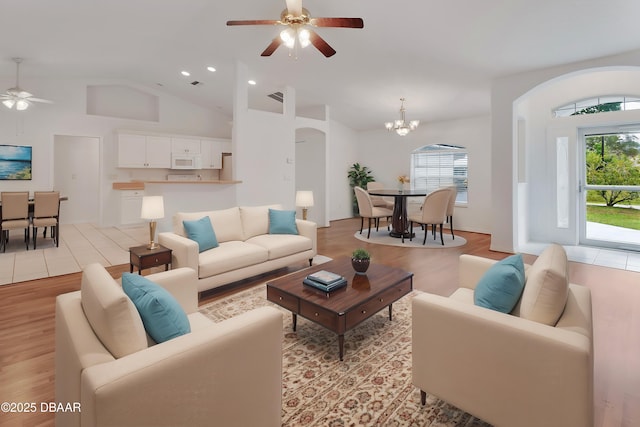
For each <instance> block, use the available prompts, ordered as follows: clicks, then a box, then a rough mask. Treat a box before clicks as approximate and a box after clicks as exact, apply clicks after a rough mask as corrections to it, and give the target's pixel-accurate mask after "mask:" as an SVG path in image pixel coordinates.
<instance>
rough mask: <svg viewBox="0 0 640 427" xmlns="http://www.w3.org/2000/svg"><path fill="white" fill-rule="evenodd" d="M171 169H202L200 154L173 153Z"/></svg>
mask: <svg viewBox="0 0 640 427" xmlns="http://www.w3.org/2000/svg"><path fill="white" fill-rule="evenodd" d="M171 169H202V157H201V156H200V154H172V155H171Z"/></svg>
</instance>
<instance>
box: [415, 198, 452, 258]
mask: <svg viewBox="0 0 640 427" xmlns="http://www.w3.org/2000/svg"><path fill="white" fill-rule="evenodd" d="M450 197H451V191H450V190H449V188H439V189H437V190H435V191H432V192H431V193H429V194H427V196H426V197H425V198H424V202H423V203H422V209H421V210H420V212H418V213H417V214H414V215H410V216H409V224H410V225H409V235H410V237H409V240H413V223H414V222H416V223H418V224H422V225H424V240H423V241H422V244H423V245H424V244H426V243H427V234H428V233H429V225H431V227H432V232H433V234H434V239H435V231H436V225H439V226H440V242H441V243H442V246H444V237H443V235H442V228H443V224H444V222H445V218H446V215H447V206H448V204H449V198H450Z"/></svg>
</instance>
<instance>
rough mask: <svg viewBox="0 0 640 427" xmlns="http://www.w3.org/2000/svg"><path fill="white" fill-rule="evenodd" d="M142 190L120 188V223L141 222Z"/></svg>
mask: <svg viewBox="0 0 640 427" xmlns="http://www.w3.org/2000/svg"><path fill="white" fill-rule="evenodd" d="M143 196H144V191H141V190H122V191H121V194H120V224H121V225H129V224H139V223H141V222H143V220H142V219H141V218H140V212H141V210H142V197H143Z"/></svg>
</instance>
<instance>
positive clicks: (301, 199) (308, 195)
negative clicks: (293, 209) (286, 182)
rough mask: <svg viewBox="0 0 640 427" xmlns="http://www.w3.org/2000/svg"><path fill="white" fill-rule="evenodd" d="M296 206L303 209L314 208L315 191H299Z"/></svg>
mask: <svg viewBox="0 0 640 427" xmlns="http://www.w3.org/2000/svg"><path fill="white" fill-rule="evenodd" d="M296 206H298V207H302V208H308V207H310V206H313V191H297V192H296Z"/></svg>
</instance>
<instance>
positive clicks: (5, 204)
mask: <svg viewBox="0 0 640 427" xmlns="http://www.w3.org/2000/svg"><path fill="white" fill-rule="evenodd" d="M0 201H1V202H2V211H1V212H2V214H1V216H2V218H0V240H2V242H1V243H2V252H5V251H6V250H7V244H8V243H9V231H11V230H19V229H21V228H23V229H24V241H25V244H26V246H27V250H29V192H28V191H3V192H2V193H0Z"/></svg>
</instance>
